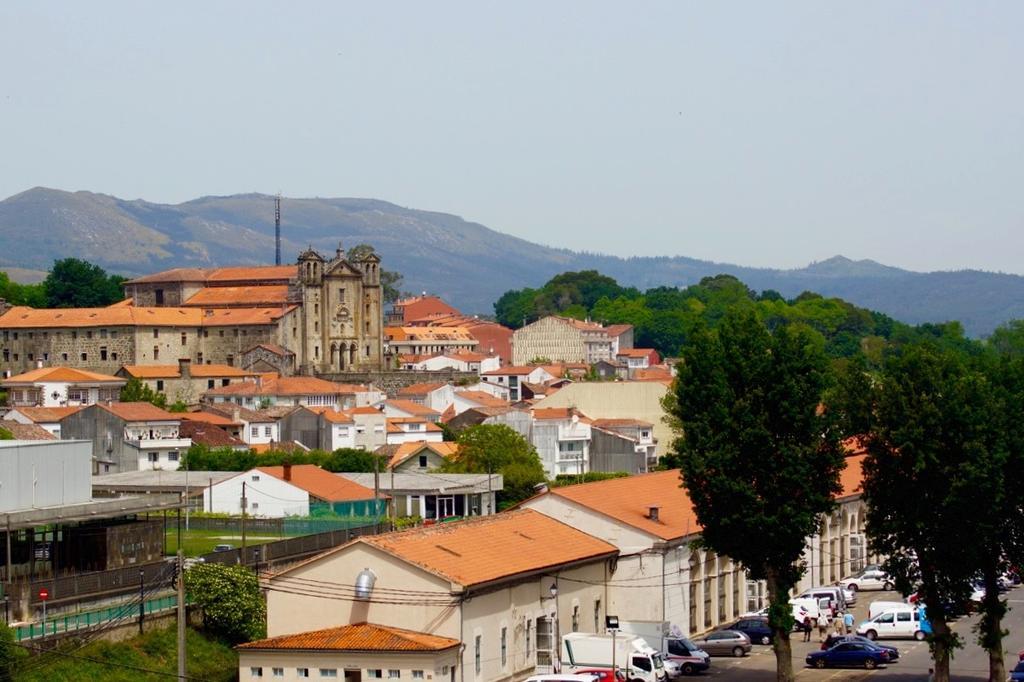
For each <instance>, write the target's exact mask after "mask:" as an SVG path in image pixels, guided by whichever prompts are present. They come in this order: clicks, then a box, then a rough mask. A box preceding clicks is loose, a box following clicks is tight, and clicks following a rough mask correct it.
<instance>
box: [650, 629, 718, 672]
mask: <svg viewBox="0 0 1024 682" xmlns="http://www.w3.org/2000/svg"><path fill="white" fill-rule="evenodd" d="M661 657H662V659H664V661H665V669H666V670H667V671H669V676H670V677H671V676H673V675H675V674H678V675H694V674H696V673H698V672H700V671H702V670H707V669H708V667H709V666H710V665H711V658H710V656H709V655H708V652H706V651H701V649H700V647H698V646H697V645H696V644H694V643H693V642H691V641H690V640H688V639H686V638H685V637H672V638H670V639H666V640H665V650H664V651H662V652H661ZM673 671H678V673H675V672H673Z"/></svg>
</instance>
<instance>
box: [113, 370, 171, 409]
mask: <svg viewBox="0 0 1024 682" xmlns="http://www.w3.org/2000/svg"><path fill="white" fill-rule="evenodd" d="M118 399H119V400H120V401H121V402H122V403H152V404H154V405H156V406H157V407H160V408H166V407H167V396H166V395H164V394H163V393H157V392H156V391H154V390H153V389H151V388H150V387H149V386H148V385H147V384H144V383H142V381H140V380H139V379H138V378H136V377H132V378H131V379H129V380H128V382H127V383H125V385H124V386H122V387H121V394H120V395H119V396H118ZM179 411H181V412H184V411H185V410H179Z"/></svg>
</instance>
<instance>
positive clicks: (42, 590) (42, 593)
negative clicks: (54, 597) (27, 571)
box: [39, 587, 50, 601]
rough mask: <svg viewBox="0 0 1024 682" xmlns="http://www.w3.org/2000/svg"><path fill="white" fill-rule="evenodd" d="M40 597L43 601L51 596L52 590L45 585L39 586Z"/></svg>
mask: <svg viewBox="0 0 1024 682" xmlns="http://www.w3.org/2000/svg"><path fill="white" fill-rule="evenodd" d="M39 598H40V599H41V600H43V601H46V600H47V599H49V598H50V591H49V590H48V589H46V588H45V587H41V588H39Z"/></svg>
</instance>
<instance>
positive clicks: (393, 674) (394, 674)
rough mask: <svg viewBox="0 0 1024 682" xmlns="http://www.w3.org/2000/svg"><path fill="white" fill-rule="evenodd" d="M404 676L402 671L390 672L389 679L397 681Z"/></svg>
mask: <svg viewBox="0 0 1024 682" xmlns="http://www.w3.org/2000/svg"><path fill="white" fill-rule="evenodd" d="M401 676H402V671H401V670H388V679H390V680H397V679H398V678H400V677H401Z"/></svg>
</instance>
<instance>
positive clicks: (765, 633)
mask: <svg viewBox="0 0 1024 682" xmlns="http://www.w3.org/2000/svg"><path fill="white" fill-rule="evenodd" d="M718 629H719V630H738V631H740V632H742V633H743V634H745V635H746V636H747V637H749V638H750V641H751V643H753V644H771V643H772V629H771V628H770V627H768V619H767V618H765V617H764V616H748V617H746V618H740V619H739V620H738V621H736V622H735V623H732V624H730V625H725V626H722V627H720V628H718Z"/></svg>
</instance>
